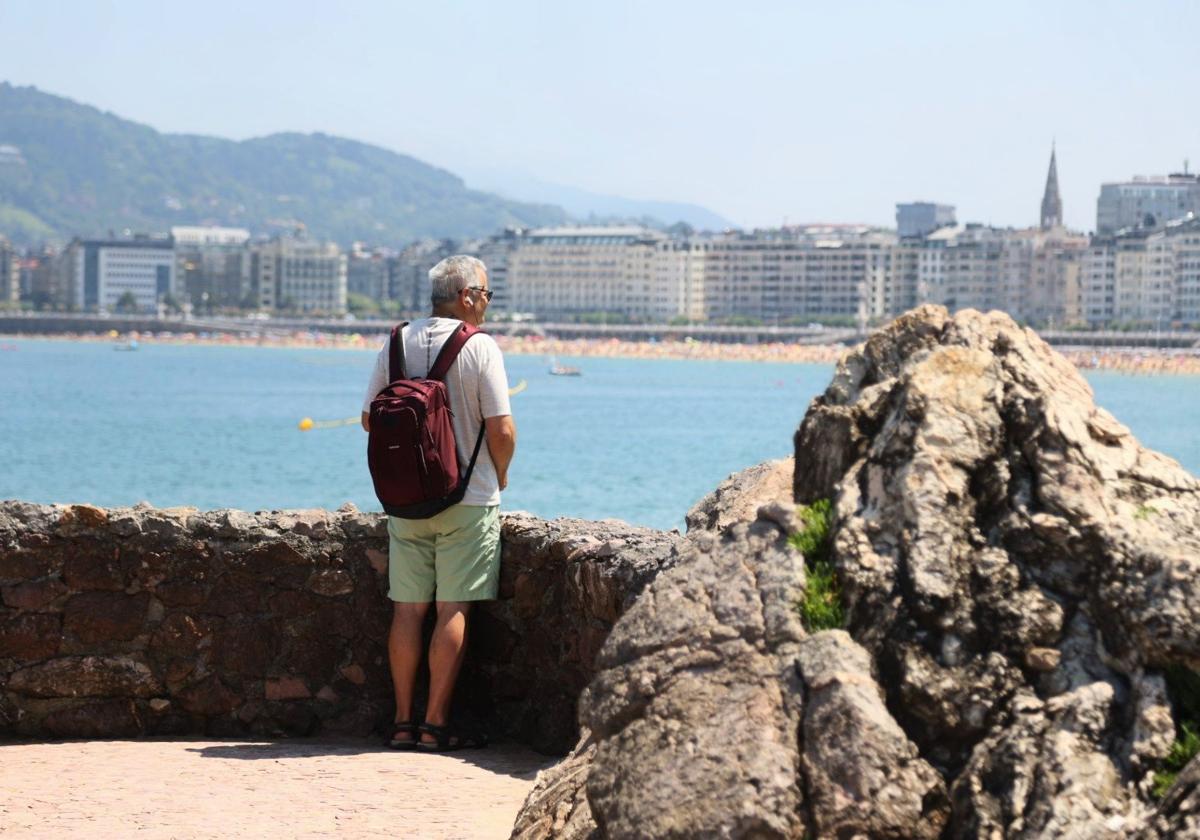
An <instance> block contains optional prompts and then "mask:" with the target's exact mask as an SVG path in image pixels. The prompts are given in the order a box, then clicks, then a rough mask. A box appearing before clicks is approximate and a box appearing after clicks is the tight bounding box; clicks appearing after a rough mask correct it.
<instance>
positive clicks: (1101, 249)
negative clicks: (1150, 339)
mask: <svg viewBox="0 0 1200 840" xmlns="http://www.w3.org/2000/svg"><path fill="white" fill-rule="evenodd" d="M1081 297H1082V301H1081V311H1082V318H1083V320H1085V321H1086V322H1087V323H1089V324H1091V325H1093V326H1103V325H1105V324H1110V323H1134V324H1157V325H1162V324H1171V323H1177V322H1181V323H1184V324H1189V325H1196V324H1200V218H1197V217H1195V216H1189V217H1186V218H1184V219H1179V220H1176V221H1173V222H1170V223H1168V224H1166V225H1164V226H1163V227H1161V228H1158V229H1151V228H1146V227H1143V228H1133V229H1125V230H1122V231H1121V232H1119V233H1118V234H1115V235H1111V236H1097V237H1095V238H1094V239H1093V240H1092V241H1091V244H1090V245H1089V246H1088V248H1087V250H1086V251H1085V252H1084V253H1083V255H1082V269H1081Z"/></svg>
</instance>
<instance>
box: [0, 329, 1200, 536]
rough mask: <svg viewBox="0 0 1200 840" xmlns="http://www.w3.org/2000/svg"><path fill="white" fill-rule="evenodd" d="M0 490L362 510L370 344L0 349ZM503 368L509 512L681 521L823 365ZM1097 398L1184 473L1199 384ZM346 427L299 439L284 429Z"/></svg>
mask: <svg viewBox="0 0 1200 840" xmlns="http://www.w3.org/2000/svg"><path fill="white" fill-rule="evenodd" d="M4 345H5V347H6V348H9V349H7V350H5V351H4V352H0V498H11V499H24V500H26V501H33V502H46V503H48V502H87V503H91V504H95V505H100V506H105V507H111V506H121V505H132V504H135V503H137V502H140V501H148V502H150V503H151V504H153V505H155V506H159V507H167V506H176V505H188V506H194V507H199V508H202V509H208V508H225V507H232V508H241V509H245V510H252V511H253V510H270V509H279V508H309V507H324V508H336V507H338V506H339V505H342V504H343V503H345V502H353V503H354V504H355V505H357V506H358V507H359V508H361V509H363V510H379V509H380V507H379V503H378V501H377V500H376V499H375V496H374V493H373V491H372V488H371V479H370V475H369V474H368V472H367V466H366V434H365V433H364V432H363V431H362V429H361V428H360V427H359V426H358V424H357V418H358V415H359V412H360V410H361V406H362V401H363V396H364V390H365V388H366V382H367V378H368V376H369V374H370V370H371V366H372V364H373V362H374V358H375V353H374V351H352V350H321V349H308V348H305V349H284V348H257V347H241V346H219V345H204V346H197V345H170V344H142V345H141V346H140V347H139V348H138V349H137V350H136V352H114V348H113V346H112V345H110V344H107V343H104V342H69V341H54V340H20V339H17V340H6V341H5V342H4ZM558 362H559V363H560V364H564V365H567V364H569V365H574V366H577V367H579V368H581V370H582V376H579V377H562V376H550V375H548V365H547V361H546V359H544V358H541V357H536V356H515V355H510V356H508V357H507V358H506V366H507V370H508V377H509V382H510V383H511V384H512V385H517V384H518V383H520V382H522V381H524V382H525V383H526V386H525V388H524V390H523V391H521V392H520V393H519V394H517V395H516V396H514V397H513V398H512V407H513V414H514V417H515V419H516V423H517V428H518V436H519V440H518V446H517V457H516V459H515V460H514V462H513V465H512V468H511V469H510V472H509V488H508V490H507V491H505V493H504V501H503V506H504V508H505V509H507V510H528V511H530V512H532V513H535V514H537V515H539V516H542V517H547V518H549V517H555V516H578V517H584V518H588V519H604V518H610V517H611V518H617V519H623V520H625V521H627V522H631V523H635V524H640V525H650V526H653V527H657V528H673V527H680V528H681V527H682V526H683V516H684V514H685V513H686V512H687V510H688V508H689V507H690V506H691V505H692V504H694V503H695V502H696V501H697V500H698V499H700V497H702V496H703V495H704V494H705V493H707V492H709V491H710V490H712V489H713V488H714V487H716V486H717V484H718V483H720V481H721V480H722V479H724V478H725V477H726V476H728V475H729V474H731V473H733V472H736V471H738V470H740V469H743V468H745V467H748V466H750V465H752V464H756V463H759V462H761V461H765V460H768V459H772V458H780V457H783V456H785V455H788V454H790V453H791V450H792V441H791V436H792V433H793V432H794V431H795V429H796V426H797V424H798V423H799V421H800V419H801V418H802V417H803V415H804V412H805V409H806V408H807V406H808V404H809V401H810V400H811V399H812V398H813V397H814V396H816V395H817V394H818V393H820V392H821V391H822V390H823V389H824V388H825V386H826V385H827V384H828V382H829V378H830V375H831V373H832V367H830V366H828V365H804V364H784V363H763V362H717V361H671V360H645V359H607V358H575V359H570V358H560V359H558ZM1088 379H1089V381H1090V382H1091V383H1092V386H1093V388H1094V389H1095V391H1096V398H1097V402H1099V404H1100V405H1102V406H1104V407H1106V408H1108V409H1109V410H1110V411H1111V412H1112V413H1113V414H1114V415H1116V417H1117V419H1119V420H1121V421H1122V422H1123V423H1125V424H1127V425H1129V426H1130V427H1131V429H1132V430H1133V432H1134V434H1136V435H1137V436H1138V437H1139V439H1140V440H1141V441H1142V443H1143V444H1145V445H1147V446H1150V447H1152V448H1155V449H1158V450H1160V451H1162V452H1165V453H1166V454H1168V455H1171V456H1172V457H1174V458H1176V459H1178V460H1179V461H1180V462H1181V463H1182V464H1183V465H1184V467H1186V468H1187V469H1189V470H1190V471H1192V472H1193V473H1197V472H1200V435H1197V433H1196V428H1195V423H1194V421H1195V418H1196V417H1197V416H1198V415H1200V377H1183V376H1171V377H1168V376H1163V377H1133V376H1129V375H1124V374H1118V373H1107V372H1094V373H1089V374H1088ZM304 417H310V418H312V419H313V420H315V421H329V420H340V419H347V420H349V419H351V418H353V419H354V421H355V422H353V423H350V424H346V425H342V426H338V427H334V428H318V429H314V430H312V431H308V432H302V431H300V430H299V429H298V423H299V421H300V420H301V419H302V418H304Z"/></svg>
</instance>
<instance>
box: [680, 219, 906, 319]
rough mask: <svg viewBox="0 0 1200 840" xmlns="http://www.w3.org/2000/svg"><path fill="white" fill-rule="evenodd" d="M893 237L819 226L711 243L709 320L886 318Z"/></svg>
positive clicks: (856, 228) (853, 227)
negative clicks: (744, 318) (885, 308)
mask: <svg viewBox="0 0 1200 840" xmlns="http://www.w3.org/2000/svg"><path fill="white" fill-rule="evenodd" d="M895 245H896V236H895V234H894V233H892V232H891V231H885V230H879V229H873V228H870V227H866V226H861V225H821V226H804V227H792V228H780V229H776V230H758V231H754V232H753V233H735V234H728V235H724V236H719V237H715V238H714V239H713V240H712V241H711V242H710V244H709V249H708V253H707V256H706V260H705V270H704V277H705V284H704V294H705V311H706V315H707V317H708V318H709V319H710V320H724V319H728V318H733V317H748V318H753V319H755V320H759V321H763V322H765V323H770V322H784V321H797V320H805V319H812V318H837V319H842V320H845V319H850V320H855V321H857V320H862V319H866V318H872V317H879V316H882V315H884V314H885V312H884V307H885V302H886V301H887V300H888V298H889V290H888V281H889V277H890V274H891V269H892V256H893V251H894V249H895Z"/></svg>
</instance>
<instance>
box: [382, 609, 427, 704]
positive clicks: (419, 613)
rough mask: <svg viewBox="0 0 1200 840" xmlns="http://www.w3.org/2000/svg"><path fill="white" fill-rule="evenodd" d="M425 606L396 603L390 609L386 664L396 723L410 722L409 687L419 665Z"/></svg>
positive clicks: (411, 685) (410, 689)
mask: <svg viewBox="0 0 1200 840" xmlns="http://www.w3.org/2000/svg"><path fill="white" fill-rule="evenodd" d="M428 611H429V604H428V603H424V604H407V603H400V602H396V603H395V604H393V607H392V627H391V629H390V630H389V631H388V664H389V665H390V666H391V669H392V689H393V691H395V695H396V720H395V722H396V723H400V722H401V721H406V720H412V718H413V708H412V707H413V684H414V683H415V682H416V680H417V666H418V665H420V664H421V630H422V629H423V627H424V624H425V613H427V612H428Z"/></svg>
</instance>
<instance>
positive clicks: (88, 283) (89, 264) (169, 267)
mask: <svg viewBox="0 0 1200 840" xmlns="http://www.w3.org/2000/svg"><path fill="white" fill-rule="evenodd" d="M60 271H61V277H62V286H63V288H64V289H65V290H66V301H67V303H68V305H70V306H71V307H72V308H74V309H77V310H80V311H83V312H112V311H115V310H116V309H117V308H118V306H117V304H118V303H119V302H122V301H130V302H132V305H133V307H134V308H136V309H137V310H138V311H140V312H154V311H156V310H157V308H158V305H159V303H161V302H162V301H163V300H164V299H165V298H166V297H167V296H168V295H173V294H174V293H175V247H174V244H173V243H172V241H171V240H170V239H167V238H156V237H150V236H135V237H134V238H132V239H112V240H81V239H76V240H74V241H73V242H71V244H70V245H68V246H67V248H66V249H65V250H64V251H63V254H62V258H61V262H60Z"/></svg>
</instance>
